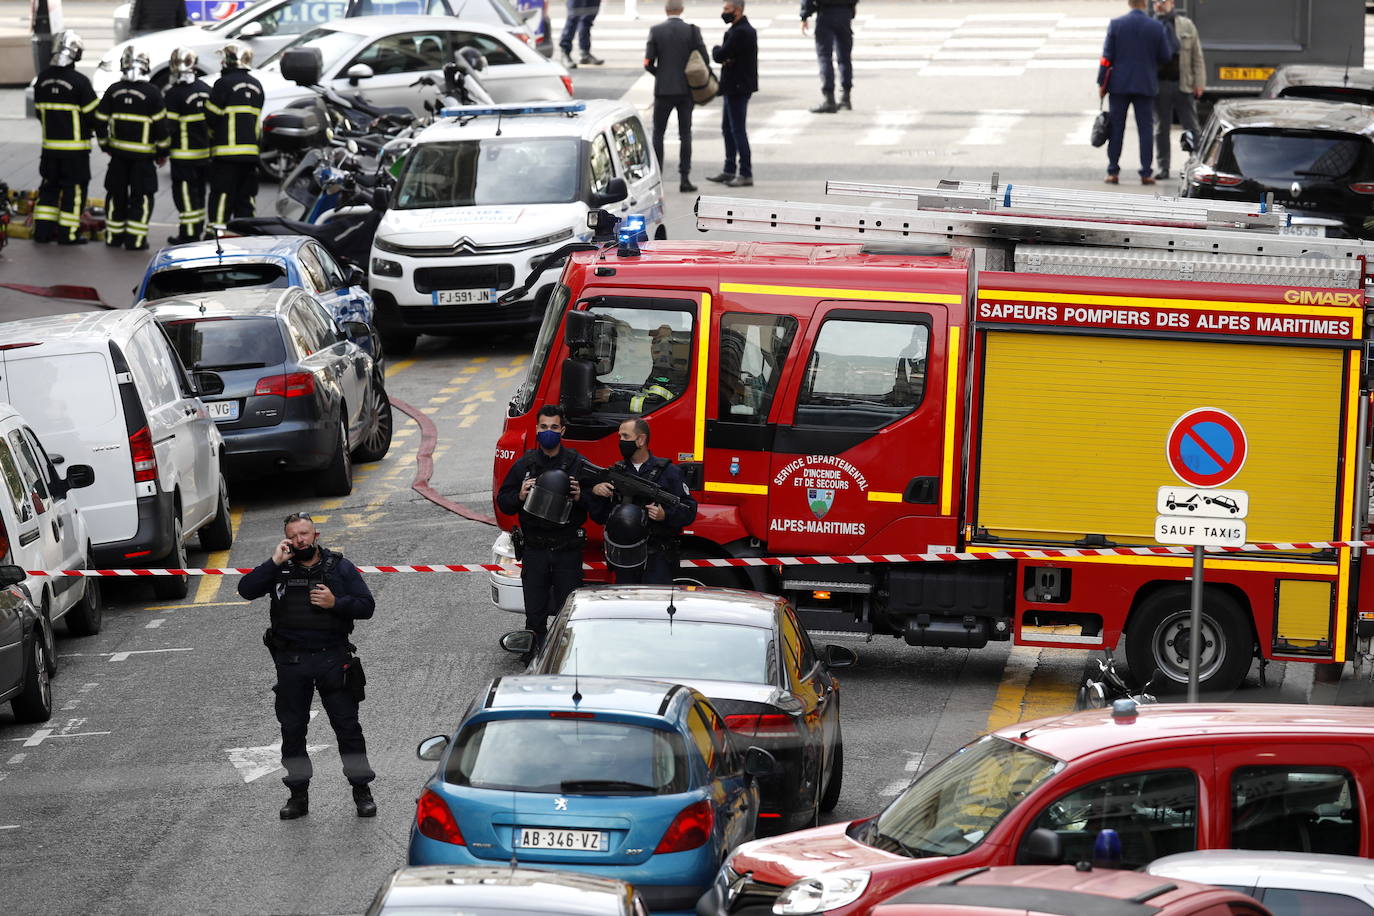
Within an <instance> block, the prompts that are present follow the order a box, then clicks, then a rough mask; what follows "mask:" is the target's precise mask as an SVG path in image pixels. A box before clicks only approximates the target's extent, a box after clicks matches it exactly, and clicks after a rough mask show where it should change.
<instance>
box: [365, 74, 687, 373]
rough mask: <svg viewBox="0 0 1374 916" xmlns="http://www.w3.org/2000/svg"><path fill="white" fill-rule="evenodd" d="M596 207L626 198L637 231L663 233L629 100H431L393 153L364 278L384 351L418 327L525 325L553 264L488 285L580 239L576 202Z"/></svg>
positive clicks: (651, 170)
mask: <svg viewBox="0 0 1374 916" xmlns="http://www.w3.org/2000/svg"><path fill="white" fill-rule="evenodd" d="M601 209H604V210H606V211H608V212H609V213H611V214H613V215H628V214H630V213H631V211H632V210H633V212H634V214H635V215H636V216H640V215H642V217H643V237H645V238H655V239H662V238H664V237H665V233H664V228H663V218H664V214H663V186H662V181H661V180H660V175H659V164H658V162H657V161H656V160H655V158H654V154H653V150H652V148H651V147H650V145H649V135H648V133H647V131H645V129H644V124H643V122H642V121H641V120H640V117H639V113H638V112H637V111H636V110H635V108H634V107H633V106H632V105H629V104H627V103H625V102H621V101H613V100H609V99H597V100H588V101H572V102H558V103H539V104H529V105H518V104H517V105H491V106H466V107H460V108H446V109H444V110H443V112H442V117H441V118H440V119H439V120H438V121H436V123H434V124H433V125H431V126H430V127H428V128H426V129H425V130H424V131H423V132H422V133H420V134H419V135H418V136H417V137H416V138H415V141H414V145H413V146H412V147H411V148H410V149H409V150H408V151H407V152H406V154H405V156H404V159H403V161H402V164H401V169H400V172H399V175H398V177H397V181H396V188H395V191H394V193H393V194H392V199H391V206H390V209H389V210H388V211H387V214H386V216H385V218H384V219H383V220H382V223H381V225H380V226H379V227H378V228H377V234H376V237H375V239H374V241H373V247H372V257H371V259H370V265H369V275H370V280H371V283H370V287H371V290H372V297H373V299H374V301H375V302H376V308H377V324H378V327H379V329H380V330H381V332H382V336H383V339H384V340H385V342H386V347H387V350H388V352H390V353H392V354H396V353H401V352H405V351H406V350H408V349H409V348H410V347H412V346H414V343H415V340H416V338H417V337H418V336H419V335H420V334H454V333H460V332H463V331H466V330H469V329H472V328H482V327H498V326H499V327H521V326H530V325H534V324H537V323H538V322H539V320H540V319H541V318H542V317H543V313H544V306H545V304H546V303H547V301H548V298H549V296H550V294H551V293H552V291H553V287H554V284H555V283H556V282H557V278H558V274H557V272H556V271H546V272H544V273H543V274H542V275H541V276H540V277H539V279H538V282H537V283H535V285H533V286H532V287H531V288H530V289H529V290H527V291H526V292H525V293H524V294H523V295H521V296H520V297H518V298H515V299H514V301H509V302H501V301H500V299H501V298H502V294H503V293H504V292H507V291H510V290H512V289H514V288H515V287H516V286H517V285H518V284H520V283H522V282H523V281H524V280H525V278H526V277H527V276H528V275H529V274H530V270H531V266H532V262H535V261H536V260H538V259H540V258H542V257H543V256H545V255H547V254H549V253H551V252H554V251H557V250H558V249H559V248H561V247H563V246H565V245H567V244H568V243H569V242H576V241H590V240H591V238H592V236H593V229H592V228H589V223H588V214H589V213H590V212H591V211H593V210H601ZM545 266H552V265H545ZM506 298H511V297H506Z"/></svg>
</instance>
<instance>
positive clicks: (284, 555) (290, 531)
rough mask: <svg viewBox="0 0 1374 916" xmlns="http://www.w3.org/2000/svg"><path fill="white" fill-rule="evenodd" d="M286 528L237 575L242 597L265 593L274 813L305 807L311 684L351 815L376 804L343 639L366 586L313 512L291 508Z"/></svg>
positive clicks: (354, 678)
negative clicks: (277, 773) (280, 802)
mask: <svg viewBox="0 0 1374 916" xmlns="http://www.w3.org/2000/svg"><path fill="white" fill-rule="evenodd" d="M285 533H286V536H285V537H284V538H282V540H281V541H280V542H279V543H278V544H277V546H276V549H274V550H273V551H272V556H271V557H270V558H269V559H268V560H267V561H266V562H264V563H263V564H262V565H260V566H258V567H257V568H256V569H254V570H253V571H252V572H250V573H248V574H246V575H245V576H244V577H243V578H242V579H240V580H239V594H240V595H241V596H243V597H244V598H247V599H248V600H250V601H251V600H253V599H254V598H260V597H262V596H263V595H267V594H269V593H270V595H271V600H272V608H271V613H272V626H271V627H269V628H268V629H267V632H266V633H264V634H263V643H264V644H266V646H267V648H268V649H269V650H270V651H271V653H272V661H273V662H275V663H276V666H277V683H276V684H275V685H274V686H273V687H272V690H273V691H274V692H275V693H276V695H277V700H276V708H277V721H278V722H280V723H281V762H282V766H283V767H285V768H286V776H285V777H283V779H282V782H284V783H285V784H286V787H287V788H288V789H290V790H291V797H290V798H289V799H287V802H286V804H285V805H284V806H283V807H282V809H281V817H282V820H291V819H293V818H297V817H304V816H305V815H307V814H309V813H310V797H309V794H308V789H309V786H310V777H311V776H312V775H313V772H314V770H313V768H312V767H311V764H310V756H309V754H307V753H306V749H305V736H306V729H307V728H308V726H309V724H310V704H311V701H312V700H313V699H314V695H315V691H316V690H318V691H319V693H320V702H321V703H323V704H324V711H325V713H326V714H327V715H328V716H329V724H330V725H332V726H333V727H334V735H335V737H336V738H337V739H338V742H339V756H340V757H341V758H342V759H343V770H344V776H345V777H347V779H348V781H349V783H350V784H351V785H352V786H353V803H354V804H355V805H356V806H357V808H358V816H359V817H375V816H376V814H377V804H376V802H375V801H373V799H372V790H371V789H369V788H368V783H370V782H372V780H373V779H375V778H376V775H377V774H376V773H374V772H373V771H372V767H371V765H370V764H368V762H367V742H366V741H364V739H363V727H362V725H361V724H359V722H358V703H359V701H360V700H362V699H363V685H364V684H365V683H366V681H365V679H364V678H363V676H362V665H361V663H360V662H359V661H358V659H357V657H355V656H354V655H353V653H354V651H355V647H354V645H353V644H352V643H350V642H349V641H348V636H349V634H350V633H352V632H353V622H354V621H355V620H368V619H370V618H371V617H372V612H373V611H374V610H375V609H376V602H375V601H373V599H372V592H371V591H369V590H368V587H367V583H366V582H364V581H363V577H362V575H361V574H360V573H359V572H358V567H356V566H354V565H353V564H352V563H350V562H349V561H348V560H346V559H344V557H343V556H342V555H341V554H339V553H336V552H335V551H333V550H329V549H327V548H325V547H321V546H320V545H319V543H318V541H319V538H320V532H319V530H318V529H317V528H316V527H315V522H314V520H313V519H312V518H311V517H310V516H309V515H306V514H305V513H302V512H296V513H292V514H291V515H288V516H287V517H286V524H285Z"/></svg>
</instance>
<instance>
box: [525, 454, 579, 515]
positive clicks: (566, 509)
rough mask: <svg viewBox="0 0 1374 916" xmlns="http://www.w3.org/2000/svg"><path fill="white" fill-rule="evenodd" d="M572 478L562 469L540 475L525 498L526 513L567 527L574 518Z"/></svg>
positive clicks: (551, 470) (554, 469)
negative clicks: (570, 519) (571, 518)
mask: <svg viewBox="0 0 1374 916" xmlns="http://www.w3.org/2000/svg"><path fill="white" fill-rule="evenodd" d="M572 507H573V499H572V478H571V477H569V476H568V472H567V471H564V470H562V469H561V468H551V469H550V470H547V471H545V472H544V473H542V474H540V475H539V478H538V479H537V480H536V481H535V482H534V486H532V487H530V492H529V495H528V496H526V497H525V511H526V512H528V513H529V514H530V515H533V516H534V517H535V518H542V519H543V520H544V521H546V522H553V523H554V524H555V525H566V524H567V523H568V519H569V518H570V517H571V516H572Z"/></svg>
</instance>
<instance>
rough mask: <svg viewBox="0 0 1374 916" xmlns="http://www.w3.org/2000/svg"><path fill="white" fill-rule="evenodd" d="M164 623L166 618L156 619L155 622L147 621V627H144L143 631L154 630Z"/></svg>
mask: <svg viewBox="0 0 1374 916" xmlns="http://www.w3.org/2000/svg"><path fill="white" fill-rule="evenodd" d="M166 622H167V618H166V617H159V618H158V619H156V620H150V621H148V625H147V626H145V627H144V628H143V629H145V630H156V629H157V628H158V627H160V626H162V625H163V624H164V623H166Z"/></svg>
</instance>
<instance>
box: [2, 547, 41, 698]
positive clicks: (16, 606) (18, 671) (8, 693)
mask: <svg viewBox="0 0 1374 916" xmlns="http://www.w3.org/2000/svg"><path fill="white" fill-rule="evenodd" d="M0 528H3V525H0ZM0 552H3V553H4V554H6V555H8V554H9V543H8V538H6V539H5V542H4V543H3V544H2V545H0ZM23 581H24V568H23V567H22V566H0V703H3V702H5V701H6V700H8V701H9V704H10V708H11V709H13V710H14V717H15V718H16V719H18V720H19V721H20V722H46V721H48V719H49V718H50V717H51V716H52V685H51V683H50V682H49V680H48V662H49V661H51V659H49V658H48V656H47V653H48V647H49V646H51V645H52V641H51V639H50V638H46V637H47V635H48V634H46V633H45V632H44V627H46V626H48V623H47V622H46V621H45V620H44V619H43V615H42V614H40V613H39V612H38V611H37V610H35V609H34V606H33V603H32V602H30V601H29V598H28V595H26V594H25V593H24V592H23V590H22V589H20V588H19V583H20V582H23Z"/></svg>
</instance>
